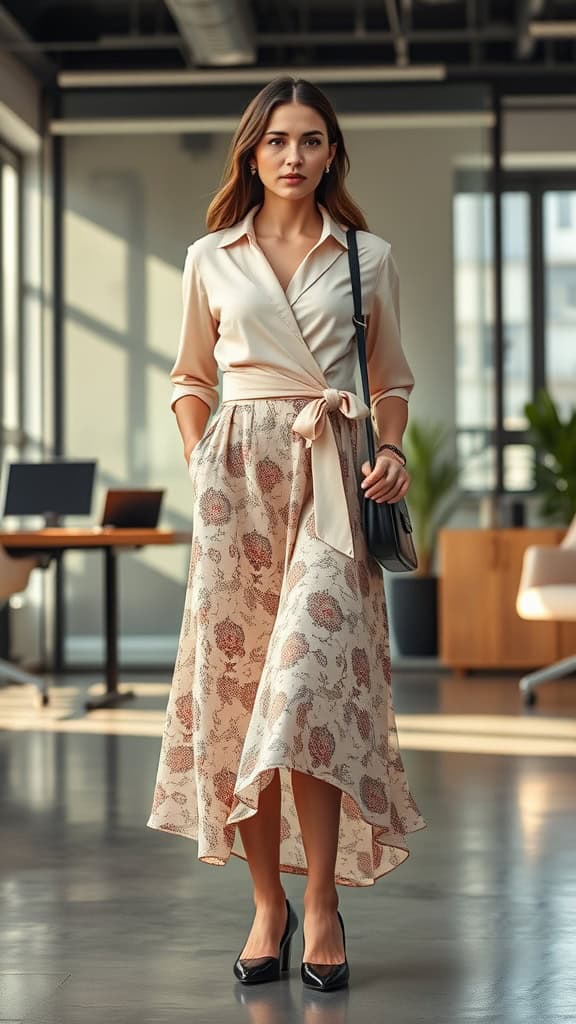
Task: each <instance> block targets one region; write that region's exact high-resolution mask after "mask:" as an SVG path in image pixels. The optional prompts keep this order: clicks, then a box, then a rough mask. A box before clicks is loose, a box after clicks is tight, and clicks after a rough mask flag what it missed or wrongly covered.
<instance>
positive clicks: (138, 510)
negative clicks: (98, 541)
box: [102, 488, 164, 529]
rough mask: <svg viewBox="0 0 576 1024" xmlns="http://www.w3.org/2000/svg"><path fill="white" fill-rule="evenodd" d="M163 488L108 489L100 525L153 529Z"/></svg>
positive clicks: (158, 513) (158, 516)
mask: <svg viewBox="0 0 576 1024" xmlns="http://www.w3.org/2000/svg"><path fill="white" fill-rule="evenodd" d="M163 497H164V491H163V490H151V489H149V488H144V489H141V490H136V489H132V490H109V491H108V493H107V495H106V502H105V504H104V512H103V513H102V526H120V527H132V528H133V529H134V528H136V527H139V528H140V527H141V528H147V529H155V528H156V526H157V525H158V519H159V518H160V508H161V506H162V498H163Z"/></svg>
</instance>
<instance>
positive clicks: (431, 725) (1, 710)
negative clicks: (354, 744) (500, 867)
mask: <svg viewBox="0 0 576 1024" xmlns="http://www.w3.org/2000/svg"><path fill="white" fill-rule="evenodd" d="M119 689H120V691H122V690H127V689H130V690H133V691H134V692H135V693H136V695H137V696H140V697H165V698H167V695H168V693H169V691H170V684H169V683H148V682H145V683H130V684H128V685H126V686H123V685H121V686H120V687H119ZM102 692H103V687H102V686H101V685H100V684H95V685H93V686H90V687H87V688H86V690H83V689H80V688H79V687H76V686H58V687H54V688H52V689H51V690H50V704H49V705H48V707H46V708H42V707H40V706H39V704H38V695H37V692H36V690H35V689H34V687H25V686H22V687H7V688H4V689H1V690H0V729H5V730H8V731H12V732H32V731H41V732H42V731H47V732H69V733H95V734H105V735H117V736H157V737H160V736H161V734H162V726H163V724H164V715H165V703H166V702H165V701H164V702H163V705H164V706H163V707H161V708H157V709H142V708H138V707H137V706H135V705H134V704H130V703H127V704H126V705H125V706H123V707H119V708H116V709H114V710H98V711H91V712H89V713H87V712H85V711H84V709H83V705H82V699H83V697H84V696H85V695H86V694H88V693H90V694H99V693H102ZM396 723H397V726H398V736H399V740H400V746H401V748H402V749H404V750H438V751H451V752H454V753H462V754H506V755H513V756H514V755H516V756H522V755H535V756H536V755H539V756H546V757H576V719H574V718H570V717H558V718H556V717H553V716H550V715H547V716H543V715H541V714H536V715H534V714H517V715H510V714H508V715H498V714H494V715H487V714H482V713H472V714H466V715H463V714H445V713H435V714H425V715H423V714H413V715H412V714H397V715H396Z"/></svg>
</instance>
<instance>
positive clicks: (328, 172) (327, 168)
mask: <svg viewBox="0 0 576 1024" xmlns="http://www.w3.org/2000/svg"><path fill="white" fill-rule="evenodd" d="M324 174H330V164H326V170H325V171H324Z"/></svg>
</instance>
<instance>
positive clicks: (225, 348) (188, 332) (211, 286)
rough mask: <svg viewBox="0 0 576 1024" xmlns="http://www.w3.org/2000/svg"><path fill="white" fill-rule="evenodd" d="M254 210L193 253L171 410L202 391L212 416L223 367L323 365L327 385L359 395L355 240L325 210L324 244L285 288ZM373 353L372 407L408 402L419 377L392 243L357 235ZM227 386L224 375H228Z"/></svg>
mask: <svg viewBox="0 0 576 1024" xmlns="http://www.w3.org/2000/svg"><path fill="white" fill-rule="evenodd" d="M258 209H259V207H258V206H254V207H252V209H250V210H249V211H248V213H247V214H246V216H245V217H244V218H243V220H241V221H239V222H238V223H237V224H234V225H233V226H232V227H229V228H224V229H221V230H219V231H214V232H210V233H209V234H207V235H204V236H203V237H201V238H199V239H198V240H197V241H196V242H194V243H193V244H192V245H190V246H189V247H188V250H187V253H186V259H185V263H184V272H183V277H182V297H183V316H182V325H181V331H180V341H179V347H178V354H177V357H176V362H175V363H174V366H173V368H172V370H171V374H170V379H171V382H172V385H173V389H172V397H171V405H172V408H174V406H175V404H176V402H177V401H178V399H179V398H182V397H183V396H184V395H196V396H197V397H198V398H201V399H202V401H203V402H205V403H206V405H207V406H208V408H209V409H210V412H211V413H214V412H215V410H216V408H217V406H218V403H219V398H218V389H217V385H218V368H220V370H221V371H222V372H223V374H224V375H226V373H227V372H229V371H230V372H231V374H233V375H234V376H236V374H237V372H238V371H241V370H242V368H243V367H246V368H249V369H250V370H253V369H254V368H255V367H258V368H262V369H263V370H267V371H270V372H272V373H277V374H278V373H279V374H286V372H289V373H290V372H294V367H296V373H297V371H298V363H299V361H302V362H303V363H304V364H305V365H306V364H307V365H311V364H310V362H309V360H310V358H312V360H313V363H314V367H315V368H316V369H318V368H319V370H320V371H321V374H322V375H323V377H324V379H325V381H326V383H327V385H328V386H329V387H330V388H334V389H337V390H345V391H352V392H355V387H354V380H355V372H356V366H357V353H356V338H355V332H354V325H353V322H352V313H353V301H352V285H351V281H350V272H349V264H348V254H347V249H348V243H347V239H346V233H345V231H344V230H343V228H342V227H341V226H340V225H339V224H337V223H336V221H335V220H334V218H333V217H331V216H330V214H329V213H328V210H327V209H326V208H325V207H324V206H319V209H320V212H321V215H322V222H323V223H322V231H321V234H320V238H319V239H318V241H317V242H316V244H315V245H314V246H313V248H312V249H311V250H310V252H308V254H307V255H306V256H305V258H304V259H303V260H302V262H301V263H300V265H299V267H298V268H297V270H296V271H295V273H294V275H293V277H292V279H291V281H290V282H289V284H288V286H287V288H286V291H284V289H283V288H282V286H281V284H280V282H279V280H278V278H277V276H276V274H275V273H274V271H273V269H272V267H271V265H270V263H269V262H268V260H267V259H266V256H265V255H264V252H263V251H262V249H261V248H260V246H259V245H258V242H257V240H256V236H255V234H254V217H255V214H256V213H257V211H258ZM357 239H358V255H359V261H360V275H361V281H362V298H363V310H364V313H365V314H367V315H368V328H367V332H366V354H367V365H368V379H369V384H370V397H371V405H372V410H374V408H375V407H376V405H377V403H378V402H380V401H381V400H382V399H384V398H387V397H388V396H391V395H395V396H398V397H400V398H403V399H405V400H406V401H408V398H409V395H410V392H411V391H412V388H413V386H414V378H413V375H412V372H411V370H410V367H409V365H408V362H407V360H406V357H405V355H404V352H403V349H402V344H401V340H400V308H399V283H398V273H397V269H396V265H395V263H394V259H393V257H392V253H391V246H390V244H389V242H386V241H384V239H382V238H380V237H378V236H377V235H374V234H372V233H371V232H369V231H358V233H357ZM224 387H225V377H224Z"/></svg>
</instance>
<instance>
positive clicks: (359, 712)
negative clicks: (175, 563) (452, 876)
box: [147, 399, 426, 886]
mask: <svg viewBox="0 0 576 1024" xmlns="http://www.w3.org/2000/svg"><path fill="white" fill-rule="evenodd" d="M305 402H306V399H252V400H249V401H240V402H235V403H229V402H226V403H224V404H222V405H221V406H220V409H219V411H218V412H217V414H216V416H215V417H214V419H213V420H212V423H211V424H210V425H209V427H208V429H207V431H206V432H205V434H204V435H203V437H202V438H201V440H200V441H199V443H198V444H197V445H196V447H195V448H194V451H193V453H192V456H191V459H190V464H189V472H190V476H191V479H192V485H193V502H194V504H193V533H192V547H191V559H190V571H189V577H188V585H187V590H186V598H185V606H184V614H183V619H182V626H181V632H180V639H179V644H178V652H177V657H176V664H175V668H174V675H173V680H172V687H171V691H170V695H169V699H168V706H167V710H166V719H165V725H164V732H163V738H162V744H161V750H160V759H159V765H158V774H157V780H156V787H155V791H154V798H153V806H152V811H151V814H150V818H149V820H148V822H147V824H148V826H149V827H150V828H154V829H160V830H162V831H166V832H172V833H176V834H178V835H182V836H187V837H189V838H192V839H195V840H197V842H198V857H199V859H200V860H202V861H205V862H207V863H209V864H217V865H223V864H225V863H226V862H227V860H228V859H229V857H230V854H231V853H233V854H236V855H238V856H240V857H245V853H244V850H243V846H242V842H241V836H240V830H239V829H238V828H237V827H236V826H237V824H238V823H239V822H241V821H243V820H245V819H246V818H249V817H250V816H252V815H254V814H255V813H256V812H257V810H258V801H259V797H260V793H261V792H262V790H263V789H264V788H265V787H266V786H267V785H268V784H269V783H270V782H272V780H273V778H274V771H275V769H279V772H280V782H281V800H282V808H281V833H280V840H281V845H280V868H281V870H282V871H288V872H295V873H298V874H306V871H307V868H306V858H305V854H304V847H303V843H302V835H301V832H300V826H299V822H298V816H297V813H296V806H295V803H294V798H293V793H292V783H291V770H292V769H295V770H297V771H301V772H306V773H309V774H310V775H314V776H315V777H316V778H318V779H323V780H325V781H326V782H328V783H331V784H332V785H333V786H336V787H338V788H339V789H340V790H341V792H342V799H341V815H340V834H339V842H338V853H337V861H336V872H335V881H336V883H338V884H341V885H356V886H360V885H371V884H373V883H374V881H375V880H376V879H377V878H379V877H380V876H382V875H384V874H386V873H387V872H389V871H392V870H393V869H394V868H395V867H397V866H398V865H400V864H402V862H403V861H404V860H406V858H407V857H408V856H409V849H408V846H407V842H406V836H407V834H408V833H410V832H416V831H418V830H419V829H423V828H425V827H426V822H425V820H424V819H423V817H422V815H421V814H420V811H419V809H418V807H417V805H416V803H415V800H414V798H413V796H412V794H411V793H410V790H409V787H408V781H407V778H406V773H405V770H404V765H403V763H402V757H401V754H400V750H399V746H398V735H397V731H396V724H395V716H394V707H393V702H392V691H391V680H390V658H389V649H388V624H387V616H386V605H385V596H384V587H383V580H382V572H381V570H380V567H379V566H378V564H377V562H376V561H375V560H374V559H373V558H372V557H371V556H370V554H369V553H368V551H367V548H366V544H365V541H364V536H363V533H362V528H361V523H360V515H359V510H360V503H359V492H358V485H359V481H360V479H361V477H362V474H361V471H360V468H359V464H360V462H361V461H363V457H362V453H361V452H360V451H359V450H358V439H359V437H360V433H359V430H360V429H361V430H362V431H364V425H363V423H362V422H361V421H354V420H348V419H347V418H346V417H344V416H342V414H341V413H339V412H338V411H331V412H329V413H328V416H329V417H330V420H331V423H332V426H333V429H334V433H335V437H336V442H337V445H338V450H339V455H340V460H341V467H342V474H343V478H344V486H345V490H346V498H347V502H348V507H349V512H350V520H351V524H352V535H353V541H354V551H355V557H354V558H349V557H348V556H346V555H344V554H341V553H340V552H338V551H337V550H335V549H334V548H332V547H330V546H329V545H327V544H325V543H324V542H323V541H321V540H319V539H318V538H317V537H316V534H315V530H314V510H313V492H312V473H311V458H310V448H307V447H306V443H305V440H304V439H303V438H302V437H301V436H300V435H299V434H297V433H295V432H293V431H292V423H293V421H294V419H295V418H296V416H297V414H298V412H299V411H300V409H301V408H302V406H303V405H304V404H305Z"/></svg>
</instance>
